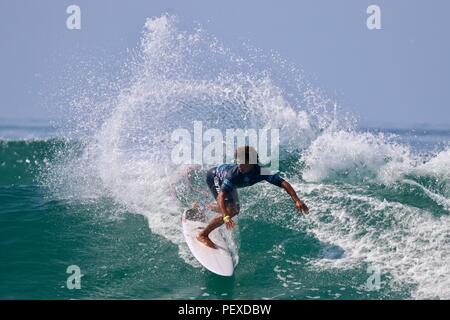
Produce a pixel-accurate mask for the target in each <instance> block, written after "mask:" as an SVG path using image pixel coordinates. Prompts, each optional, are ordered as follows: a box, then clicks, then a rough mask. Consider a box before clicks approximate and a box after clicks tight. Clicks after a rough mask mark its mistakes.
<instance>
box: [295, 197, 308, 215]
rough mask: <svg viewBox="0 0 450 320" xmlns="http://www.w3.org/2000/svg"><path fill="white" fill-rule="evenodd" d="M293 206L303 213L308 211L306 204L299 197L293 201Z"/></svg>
mask: <svg viewBox="0 0 450 320" xmlns="http://www.w3.org/2000/svg"><path fill="white" fill-rule="evenodd" d="M295 207H296V208H297V209H298V211H300V212H302V213H304V214H308V212H309V209H308V207H307V206H306V204H305V203H304V202H303V201H302V200H300V199H298V200H297V201H295Z"/></svg>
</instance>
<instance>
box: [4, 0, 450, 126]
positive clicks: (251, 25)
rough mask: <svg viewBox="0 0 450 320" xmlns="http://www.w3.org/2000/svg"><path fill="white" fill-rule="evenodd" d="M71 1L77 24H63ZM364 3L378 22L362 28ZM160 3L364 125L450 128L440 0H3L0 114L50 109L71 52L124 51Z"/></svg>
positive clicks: (447, 46) (446, 6) (448, 55)
mask: <svg viewBox="0 0 450 320" xmlns="http://www.w3.org/2000/svg"><path fill="white" fill-rule="evenodd" d="M71 4H76V5H78V6H80V7H81V11H82V29H81V30H79V31H69V30H67V29H66V18H67V14H66V8H67V7H68V6H69V5H71ZM370 4H377V5H379V6H380V8H381V19H382V30H374V31H369V30H368V29H367V27H366V19H367V14H366V9H367V7H368V6H369V5H370ZM164 12H169V13H172V14H176V15H177V16H178V17H179V18H180V20H181V21H182V23H186V24H192V23H195V22H198V23H200V24H202V25H203V27H204V28H205V29H207V30H208V31H209V32H210V33H212V34H214V35H216V36H217V37H218V38H219V39H220V40H221V41H222V42H223V43H225V44H226V45H227V44H228V45H230V46H232V47H236V45H239V44H240V43H242V41H244V40H245V41H247V42H250V43H252V44H253V45H254V46H256V47H259V48H261V49H263V50H267V51H268V50H275V51H278V52H279V53H280V54H281V55H282V56H283V57H285V58H287V59H289V60H290V61H292V62H294V63H295V64H296V65H298V66H299V67H300V68H302V69H303V70H304V71H305V72H306V73H307V74H308V75H309V76H311V78H312V79H314V80H313V81H314V84H315V85H317V86H319V87H321V88H322V89H323V90H324V91H325V92H327V93H329V94H330V95H331V96H335V97H337V99H338V102H339V103H340V104H341V105H344V106H345V107H346V108H348V109H350V110H352V111H353V112H354V113H355V114H356V115H357V116H358V117H359V118H360V119H361V121H362V123H364V124H368V125H385V126H415V125H417V124H419V123H428V124H432V125H435V126H440V127H447V128H450V90H449V88H450V61H449V60H450V28H449V26H448V23H449V22H448V17H447V16H448V14H449V12H450V2H449V1H448V0H434V1H432V2H431V1H425V0H396V1H392V0H391V1H388V0H386V1H365V0H345V1H344V0H342V1H336V0H327V1H325V0H308V1H293V0H292V1H261V0H258V1H256V0H255V1H235V0H230V1H207V0H202V1H194V0H193V1H181V0H180V1H171V0H165V1H159V0H158V1H156V0H152V1H148V0H133V1H127V2H125V1H107V0H96V1H81V0H74V1H61V0H52V1H50V0H40V1H32V0H28V1H24V0H15V1H13V0H5V1H1V2H0V37H1V39H2V50H1V51H0V70H1V72H0V97H1V101H0V119H1V118H3V119H31V118H43V119H47V118H51V116H52V112H51V107H50V108H48V104H49V103H50V104H51V103H54V104H57V103H58V101H56V100H52V99H51V98H48V97H46V96H49V95H51V90H52V88H57V87H58V85H59V81H60V79H61V76H60V73H61V72H62V71H64V70H69V69H70V67H68V66H70V65H71V63H73V60H71V59H72V58H73V57H74V55H76V56H77V57H78V58H79V59H81V60H83V59H84V58H86V59H89V57H90V56H102V55H107V56H117V57H123V56H124V53H125V52H126V48H132V47H135V46H136V44H137V43H138V41H139V38H140V35H141V30H142V27H143V24H144V22H145V19H146V18H147V17H152V16H160V15H161V14H162V13H164ZM71 67H72V68H76V66H71ZM111 72H112V73H113V72H114V71H113V70H111Z"/></svg>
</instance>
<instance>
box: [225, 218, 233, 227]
mask: <svg viewBox="0 0 450 320" xmlns="http://www.w3.org/2000/svg"><path fill="white" fill-rule="evenodd" d="M235 225H236V224H235V223H234V221H233V219H231V218H230V219H228V221H226V222H225V226H226V227H227V229H229V230H231V229H233V228H234V226H235Z"/></svg>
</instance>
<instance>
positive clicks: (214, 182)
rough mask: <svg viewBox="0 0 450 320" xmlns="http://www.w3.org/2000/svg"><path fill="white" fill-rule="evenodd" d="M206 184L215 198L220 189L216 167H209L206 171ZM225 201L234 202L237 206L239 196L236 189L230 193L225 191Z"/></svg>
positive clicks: (227, 202)
mask: <svg viewBox="0 0 450 320" xmlns="http://www.w3.org/2000/svg"><path fill="white" fill-rule="evenodd" d="M206 184H207V185H208V187H209V190H211V193H212V195H213V196H214V199H216V200H217V197H218V195H219V192H220V191H221V185H220V179H219V177H218V176H217V175H216V168H212V169H209V170H208V172H207V173H206ZM225 203H226V204H235V205H237V207H238V208H239V197H238V194H237V191H236V189H234V190H233V191H232V192H231V193H226V196H225Z"/></svg>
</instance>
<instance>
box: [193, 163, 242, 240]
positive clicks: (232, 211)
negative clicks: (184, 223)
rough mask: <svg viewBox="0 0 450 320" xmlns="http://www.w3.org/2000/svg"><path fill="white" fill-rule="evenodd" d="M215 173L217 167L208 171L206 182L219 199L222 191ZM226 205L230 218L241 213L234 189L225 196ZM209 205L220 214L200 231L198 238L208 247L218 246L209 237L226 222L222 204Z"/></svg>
mask: <svg viewBox="0 0 450 320" xmlns="http://www.w3.org/2000/svg"><path fill="white" fill-rule="evenodd" d="M215 173H216V172H215V168H213V169H211V170H209V171H208V173H207V175H206V183H207V185H208V187H209V189H210V190H211V193H212V194H213V196H214V198H215V199H216V200H217V198H218V195H219V192H220V186H219V184H218V181H217V178H216V175H215ZM225 206H226V210H227V212H228V215H229V216H230V218H232V217H234V216H236V215H238V214H239V199H238V195H237V192H236V191H234V192H233V193H232V194H230V195H229V196H227V197H226V198H225ZM209 207H210V209H211V210H213V211H216V212H219V214H218V215H217V216H216V217H214V218H213V219H212V220H211V221H210V222H209V224H208V225H207V226H206V227H205V229H203V230H202V231H201V232H200V233H199V235H198V236H197V239H198V240H199V241H201V242H203V243H204V244H205V245H207V246H208V247H211V248H216V246H215V245H214V243H213V242H212V241H211V239H209V237H208V236H209V234H210V233H211V231H213V230H214V229H216V228H218V227H220V226H221V225H222V224H223V223H224V221H223V214H222V213H221V210H220V206H219V204H218V203H216V204H213V205H210V206H209Z"/></svg>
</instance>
